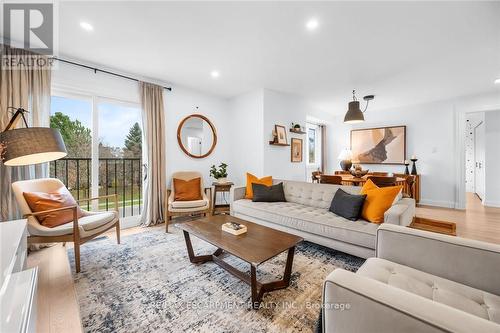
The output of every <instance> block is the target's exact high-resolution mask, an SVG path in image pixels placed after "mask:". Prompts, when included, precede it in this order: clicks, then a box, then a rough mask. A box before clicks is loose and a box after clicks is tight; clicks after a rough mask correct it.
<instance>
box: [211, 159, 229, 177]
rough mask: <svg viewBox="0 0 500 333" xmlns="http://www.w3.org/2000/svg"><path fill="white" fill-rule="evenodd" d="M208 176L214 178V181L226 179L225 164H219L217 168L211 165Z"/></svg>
mask: <svg viewBox="0 0 500 333" xmlns="http://www.w3.org/2000/svg"><path fill="white" fill-rule="evenodd" d="M210 176H212V177H214V178H215V179H220V178H226V177H227V164H226V163H224V162H222V163H221V164H219V167H218V168H217V167H216V166H215V165H212V167H211V168H210Z"/></svg>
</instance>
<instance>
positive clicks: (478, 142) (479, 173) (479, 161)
mask: <svg viewBox="0 0 500 333" xmlns="http://www.w3.org/2000/svg"><path fill="white" fill-rule="evenodd" d="M484 157H485V156H484V123H483V122H481V123H480V124H479V125H477V126H476V128H475V129H474V159H475V161H474V162H475V168H474V170H475V171H474V178H475V179H474V191H475V192H476V194H477V195H478V196H479V198H481V200H483V199H484V187H485V184H484V183H485V177H484Z"/></svg>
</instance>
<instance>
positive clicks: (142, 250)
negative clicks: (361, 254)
mask: <svg viewBox="0 0 500 333" xmlns="http://www.w3.org/2000/svg"><path fill="white" fill-rule="evenodd" d="M170 230H171V233H168V234H167V233H165V231H164V230H163V228H145V229H144V231H142V232H139V233H137V234H132V235H129V236H125V237H122V244H120V245H118V244H116V242H115V241H114V240H112V239H108V238H102V239H99V240H96V241H93V242H89V243H87V244H84V245H83V246H82V248H81V258H82V259H81V265H82V266H81V267H82V269H81V272H80V273H78V274H76V273H74V255H73V251H72V250H70V249H69V250H68V256H69V259H70V263H71V268H72V272H73V274H74V275H73V277H74V281H75V288H76V292H77V298H78V303H79V305H80V314H81V317H82V323H83V327H84V330H85V331H86V332H127V333H130V332H312V331H313V329H314V325H315V323H316V321H317V319H318V315H319V312H320V304H321V290H322V283H323V281H324V279H325V277H326V276H327V275H328V274H329V273H330V272H331V271H333V270H334V268H336V267H341V268H344V269H347V270H350V271H356V270H357V269H358V268H359V266H361V264H362V263H363V262H364V260H363V259H361V258H358V257H354V256H351V255H348V254H345V253H342V252H337V251H334V250H331V249H328V248H325V247H322V246H319V245H316V244H312V243H308V242H303V243H301V244H300V245H299V246H298V247H297V248H296V253H295V258H294V262H293V273H292V278H291V284H290V286H289V287H288V288H286V289H282V290H278V291H274V292H271V293H267V294H265V295H264V298H263V303H262V306H261V308H260V309H258V310H252V309H250V306H249V304H250V302H251V301H250V287H249V286H248V285H247V284H245V283H244V282H242V281H240V280H238V279H237V278H235V277H233V276H232V275H231V274H229V273H228V272H226V271H225V270H223V269H222V268H220V267H219V266H216V265H215V264H214V263H210V262H209V263H204V264H197V265H195V264H191V263H190V262H189V260H188V257H187V252H186V245H185V243H184V238H183V236H182V233H181V232H180V230H178V229H176V228H175V227H172V228H170ZM191 239H192V241H193V247H194V249H195V253H197V254H200V253H208V252H213V251H214V249H215V248H214V247H213V246H211V245H210V244H208V243H206V242H204V241H202V240H199V239H197V238H196V237H191ZM224 260H225V261H227V262H228V263H230V264H232V265H235V266H237V267H238V268H239V269H241V270H246V271H249V270H250V268H249V265H248V264H247V263H245V262H243V261H241V260H239V259H237V258H235V257H232V256H228V257H226V258H225V259H224ZM285 260H286V253H283V254H281V255H279V256H277V257H276V258H274V259H271V260H270V261H268V262H266V263H264V264H262V265H261V266H259V268H258V278H259V279H261V280H264V281H271V280H275V279H276V278H281V277H282V275H283V271H284V267H285Z"/></svg>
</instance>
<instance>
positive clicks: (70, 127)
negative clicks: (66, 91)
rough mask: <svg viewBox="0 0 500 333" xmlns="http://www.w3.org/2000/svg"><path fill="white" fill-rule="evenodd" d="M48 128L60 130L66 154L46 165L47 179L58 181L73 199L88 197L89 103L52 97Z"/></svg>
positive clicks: (90, 132) (77, 97) (89, 178)
mask: <svg viewBox="0 0 500 333" xmlns="http://www.w3.org/2000/svg"><path fill="white" fill-rule="evenodd" d="M50 127H51V128H57V129H59V130H60V131H61V136H62V138H63V140H64V143H65V145H66V150H67V152H68V155H67V156H66V157H65V158H63V159H61V160H56V161H52V162H51V163H50V168H49V170H50V177H53V178H58V179H59V180H61V181H62V182H63V183H64V184H65V185H66V187H67V188H68V190H69V191H70V192H71V194H72V195H73V196H74V197H75V198H76V199H77V200H79V199H84V198H89V197H91V179H92V175H91V174H92V170H91V156H92V131H91V128H92V100H91V99H89V98H86V97H83V96H52V99H51V110H50Z"/></svg>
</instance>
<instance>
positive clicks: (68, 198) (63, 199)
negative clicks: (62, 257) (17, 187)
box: [23, 186, 85, 228]
mask: <svg viewBox="0 0 500 333" xmlns="http://www.w3.org/2000/svg"><path fill="white" fill-rule="evenodd" d="M23 196H24V199H25V200H26V202H27V203H28V206H29V207H30V209H31V212H33V213H38V212H42V211H45V210H50V209H57V208H63V207H69V206H77V216H78V218H80V217H82V216H84V215H85V214H84V213H83V211H82V210H81V209H80V207H78V204H77V203H76V201H75V198H73V196H72V195H71V193H70V192H69V191H68V189H67V188H66V187H64V186H63V187H61V188H59V189H58V190H56V191H53V192H48V193H46V192H23ZM36 219H37V220H38V222H40V224H41V225H43V226H44V227H48V228H54V227H57V226H58V225H63V224H66V223H69V222H72V221H73V210H71V209H68V210H63V211H58V212H52V213H47V214H41V215H38V216H36Z"/></svg>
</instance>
